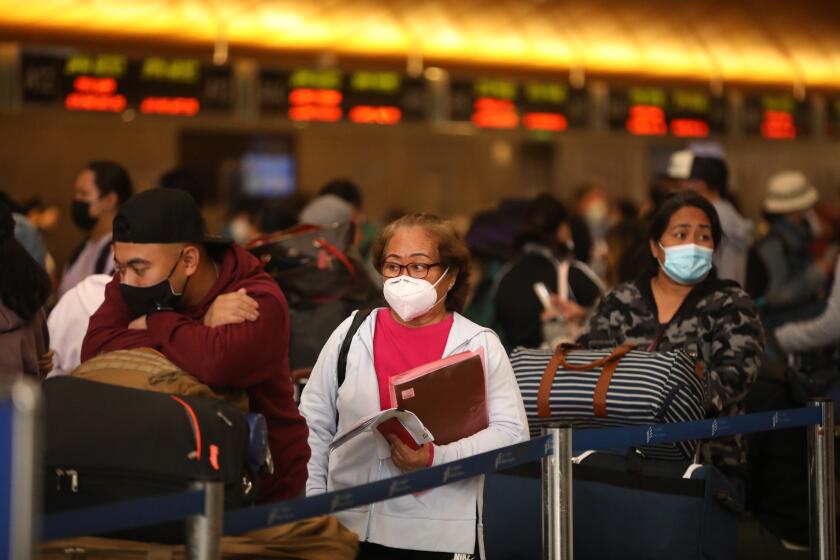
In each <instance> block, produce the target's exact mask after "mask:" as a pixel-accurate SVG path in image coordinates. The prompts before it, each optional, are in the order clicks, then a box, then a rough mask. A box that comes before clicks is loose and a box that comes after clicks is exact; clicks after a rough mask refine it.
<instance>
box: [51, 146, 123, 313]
mask: <svg viewBox="0 0 840 560" xmlns="http://www.w3.org/2000/svg"><path fill="white" fill-rule="evenodd" d="M74 189H75V195H74V198H73V209H72V217H73V223H74V224H75V225H76V227H78V228H79V229H81V230H83V231H84V232H85V236H86V237H85V240H84V241H83V242H82V243H81V244H80V245H79V246H78V247H77V248H76V250H75V251H74V252H73V255H72V256H71V257H70V261H69V262H68V264H67V267H66V269H65V270H64V275H63V276H62V278H61V283H60V284H59V286H58V296H59V297H61V296H63V295H64V294H65V293H66V292H67V291H68V290H69V289H70V288H72V287H73V286H75V285H76V284H78V283H79V282H80V281H82V280H83V279H85V278H87V277H88V276H90V275H91V274H110V273H111V272H112V271H113V270H114V262H113V261H114V254H113V252H112V251H111V226H112V223H113V221H114V216H116V214H117V210H118V209H119V207H120V205H121V204H122V203H123V202H125V201H126V200H128V199H129V197H130V196H131V193H132V186H131V179H130V178H129V176H128V173H127V172H126V170H125V169H124V168H123V167H122V166H121V165H119V164H117V163H114V162H112V161H94V162H91V163H89V164H88V165H87V167H85V169H84V170H83V171H82V172H81V173H80V174H79V176H78V178H76V185H75V187H74Z"/></svg>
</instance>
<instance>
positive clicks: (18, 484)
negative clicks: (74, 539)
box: [0, 379, 43, 560]
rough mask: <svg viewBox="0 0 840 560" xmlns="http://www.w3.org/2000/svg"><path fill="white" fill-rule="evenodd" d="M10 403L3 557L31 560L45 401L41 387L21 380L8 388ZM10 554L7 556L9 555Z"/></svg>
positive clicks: (35, 521) (37, 507)
mask: <svg viewBox="0 0 840 560" xmlns="http://www.w3.org/2000/svg"><path fill="white" fill-rule="evenodd" d="M7 396H8V398H9V399H10V402H11V414H12V415H11V426H10V427H11V434H10V436H11V454H10V456H9V457H8V458H7V459H4V460H8V461H10V467H9V472H8V474H9V475H10V479H9V482H10V483H11V486H10V488H9V492H8V497H9V498H10V503H11V507H10V510H9V514H10V517H9V520H8V521H9V523H8V525H7V527H6V528H5V530H7V531H8V541H7V542H6V543H5V544H6V545H7V546H8V548H7V550H4V551H2V552H0V557H4V558H10V559H12V560H17V559H21V560H24V559H25V560H29V559H30V558H32V557H33V555H34V551H35V542H36V540H37V538H38V533H39V532H38V528H37V520H38V517H39V513H40V509H41V508H40V503H41V492H40V486H41V485H40V482H41V480H40V478H39V477H38V476H37V474H38V471H37V470H36V469H35V468H33V465H40V464H41V453H42V450H43V449H42V429H43V427H42V424H41V422H42V418H41V414H42V412H41V409H42V398H41V391H40V388H39V387H38V385H37V384H36V383H35V382H34V381H31V380H29V379H18V380H16V381H15V382H13V383H12V384H11V386H10V387H9V389H8V395H7ZM6 554H8V556H6Z"/></svg>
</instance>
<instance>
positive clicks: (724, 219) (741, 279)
mask: <svg viewBox="0 0 840 560" xmlns="http://www.w3.org/2000/svg"><path fill="white" fill-rule="evenodd" d="M712 205H713V206H714V207H715V210H717V213H718V217H719V218H720V227H721V229H722V230H723V237H722V238H721V240H720V247H717V248H716V250H715V256H714V260H715V268H716V269H717V273H718V278H721V279H722V280H734V281H736V282H738V283H739V284H740V285H741V286H742V287H743V286H744V285H745V282H746V280H747V253H748V252H749V250H750V246H751V245H752V243H753V238H754V235H755V224H753V222H752V220H748V219H747V218H744V217H743V216H741V214H739V213H738V211H737V210H736V209H735V207H734V206H732V203H731V202H729V201H728V200H724V199H720V200H716V201H714V202H713V203H712Z"/></svg>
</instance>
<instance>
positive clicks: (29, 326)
mask: <svg viewBox="0 0 840 560" xmlns="http://www.w3.org/2000/svg"><path fill="white" fill-rule="evenodd" d="M50 289H51V283H50V278H49V276H48V275H47V273H46V271H45V270H44V269H43V268H42V267H41V266H40V265H39V264H38V263H37V262H35V260H34V259H33V258H32V257H31V256H30V255H29V253H27V252H26V249H24V248H23V246H22V245H21V244H20V243H19V242H18V241H17V240H16V239H15V221H14V219H13V218H12V212H11V210H10V209H9V208H8V206H6V205H5V204H0V374H18V375H19V374H26V375H32V376H35V377H43V376H45V375H46V374H47V373H49V371H50V369H52V356H51V353H50V351H49V335H48V334H47V322H46V316H45V314H44V310H43V306H44V303H45V302H46V301H47V297H49V295H50Z"/></svg>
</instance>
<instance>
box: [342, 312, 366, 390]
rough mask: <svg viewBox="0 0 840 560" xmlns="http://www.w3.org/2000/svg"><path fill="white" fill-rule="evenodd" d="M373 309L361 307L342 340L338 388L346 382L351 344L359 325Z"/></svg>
mask: <svg viewBox="0 0 840 560" xmlns="http://www.w3.org/2000/svg"><path fill="white" fill-rule="evenodd" d="M372 311H373V309H372V308H371V309H359V310H358V311H357V312H356V315H354V316H353V322H352V323H350V328H349V329H348V330H347V334H345V335H344V340H343V341H341V350H339V351H338V363H337V364H336V374H337V376H338V384H337V385H336V388H338V387H341V384H342V383H344V377H345V376H346V375H347V354H349V353H350V345H351V344H353V337H354V336H356V332H357V331H358V330H359V327H361V326H362V323H364V321H365V319H367V318H368V316H369V315H370V314H371V312H372Z"/></svg>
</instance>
